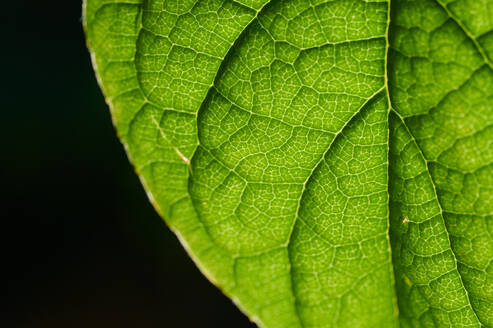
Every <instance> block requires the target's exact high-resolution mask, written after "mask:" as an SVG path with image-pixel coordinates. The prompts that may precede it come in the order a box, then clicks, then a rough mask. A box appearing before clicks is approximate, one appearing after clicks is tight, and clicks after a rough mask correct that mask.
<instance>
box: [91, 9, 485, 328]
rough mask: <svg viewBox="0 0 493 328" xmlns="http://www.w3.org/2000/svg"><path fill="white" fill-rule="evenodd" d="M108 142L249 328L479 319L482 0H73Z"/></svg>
mask: <svg viewBox="0 0 493 328" xmlns="http://www.w3.org/2000/svg"><path fill="white" fill-rule="evenodd" d="M84 25H85V28H86V34H87V40H88V44H89V48H90V49H91V55H92V56H93V63H94V66H95V69H96V71H97V75H98V79H99V82H100V84H101V86H102V88H103V91H104V93H105V96H106V99H107V102H108V104H109V106H110V109H111V111H112V117H113V120H114V124H115V126H116V129H117V132H118V134H119V137H120V138H121V140H122V142H123V144H124V145H125V147H126V149H127V152H128V154H129V157H130V159H131V161H132V163H133V164H134V166H135V168H136V171H137V173H138V174H139V176H140V177H141V180H142V182H143V184H144V186H145V188H146V190H147V191H148V194H149V198H150V199H151V201H152V202H153V204H154V206H155V207H156V209H157V210H158V212H159V213H160V215H161V216H162V217H163V218H165V220H166V222H167V223H168V225H169V226H170V227H171V229H173V230H174V231H175V232H176V234H177V235H178V237H179V238H180V239H181V241H182V243H183V244H184V246H185V247H186V248H187V250H188V252H189V254H190V255H191V256H192V258H193V259H194V260H195V262H196V263H197V265H198V266H199V267H200V269H201V270H202V272H203V273H204V274H205V275H206V276H207V277H208V278H209V279H210V280H211V281H212V282H213V283H214V284H216V285H217V286H218V287H220V288H221V289H222V290H223V291H224V293H225V294H227V295H228V296H229V297H231V298H232V299H233V301H234V302H235V303H236V304H238V306H239V307H240V308H241V309H242V310H243V311H244V312H245V313H246V314H248V315H249V317H250V318H251V319H252V320H253V321H254V322H256V323H257V324H258V325H259V326H261V327H268V328H274V327H293V328H294V327H398V326H401V327H493V264H492V260H493V238H492V236H493V221H492V220H493V188H492V187H491V186H493V164H492V163H493V145H492V143H493V64H492V62H493V2H491V1H490V0H474V1H473V0H392V1H391V2H389V1H385V0H382V1H378V0H374V1H366V0H354V1H348V0H329V1H327V0H309V1H306V0H290V1H280V0H272V1H261V0H182V1H178V0H87V1H86V2H85V3H84Z"/></svg>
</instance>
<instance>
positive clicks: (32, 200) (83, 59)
mask: <svg viewBox="0 0 493 328" xmlns="http://www.w3.org/2000/svg"><path fill="white" fill-rule="evenodd" d="M2 7H3V10H2V13H1V15H2V16H3V17H2V21H3V23H2V25H3V24H4V23H6V25H7V27H6V28H4V29H3V31H2V32H4V33H2V36H3V37H2V44H3V45H2V47H1V56H2V66H3V69H2V97H1V99H2V103H3V104H2V110H1V121H0V122H1V129H0V130H1V132H0V133H1V135H0V159H1V163H2V164H1V185H2V188H1V193H2V194H1V195H0V196H1V198H0V199H1V208H0V211H1V213H3V214H2V223H3V224H2V225H1V228H0V231H1V238H0V240H1V244H0V247H1V254H2V259H1V268H2V269H1V270H2V272H3V273H4V274H6V275H7V277H6V278H4V279H3V281H4V282H5V283H6V285H7V289H6V293H5V292H2V293H1V294H2V295H4V296H5V295H6V299H5V301H6V302H5V304H6V305H5V306H2V309H3V310H2V312H3V311H6V312H5V314H4V315H2V319H1V320H2V321H4V320H7V321H8V323H7V325H3V327H33V328H34V327H36V328H38V327H51V328H56V327H64V328H65V327H106V328H107V327H139V328H140V327H142V328H146V327H199V326H200V327H253V325H252V324H251V323H249V321H248V319H247V318H246V317H245V316H244V315H243V314H241V313H240V312H239V311H238V310H237V309H236V307H235V306H234V305H233V304H232V303H231V301H229V300H228V299H227V298H226V297H224V296H223V295H222V294H221V292H220V291H219V290H217V289H216V288H215V287H213V286H212V284H210V283H209V282H208V281H207V280H206V279H205V278H204V277H203V276H202V275H201V274H200V272H199V271H198V270H197V268H196V267H195V265H194V264H193V263H192V261H191V260H190V259H189V258H188V256H187V255H186V253H185V251H184V250H183V248H182V247H181V245H180V244H179V242H178V240H177V239H176V237H175V236H174V235H173V234H172V233H171V232H170V231H169V229H168V228H167V227H166V226H165V224H164V223H163V222H162V220H161V219H160V218H159V217H158V215H157V214H156V213H155V212H154V209H153V208H152V206H151V205H150V203H149V202H148V200H147V198H146V195H145V193H144V191H143V189H142V187H141V185H140V182H139V180H138V178H137V176H136V175H135V174H134V172H133V168H132V167H131V165H130V164H129V163H128V160H127V157H126V155H125V153H124V150H123V147H122V146H121V144H120V143H119V141H118V140H117V138H116V134H115V132H114V130H113V126H112V124H111V119H110V115H109V111H108V109H107V107H106V105H105V103H104V99H103V97H102V95H101V92H100V90H99V88H98V86H97V83H96V79H95V77H94V73H93V71H92V68H91V65H90V59H89V55H88V52H87V49H86V47H85V41H84V36H83V33H82V27H81V3H80V2H79V1H76V0H64V1H39V0H37V1H25V0H24V1H23V0H12V1H3V2H2Z"/></svg>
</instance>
